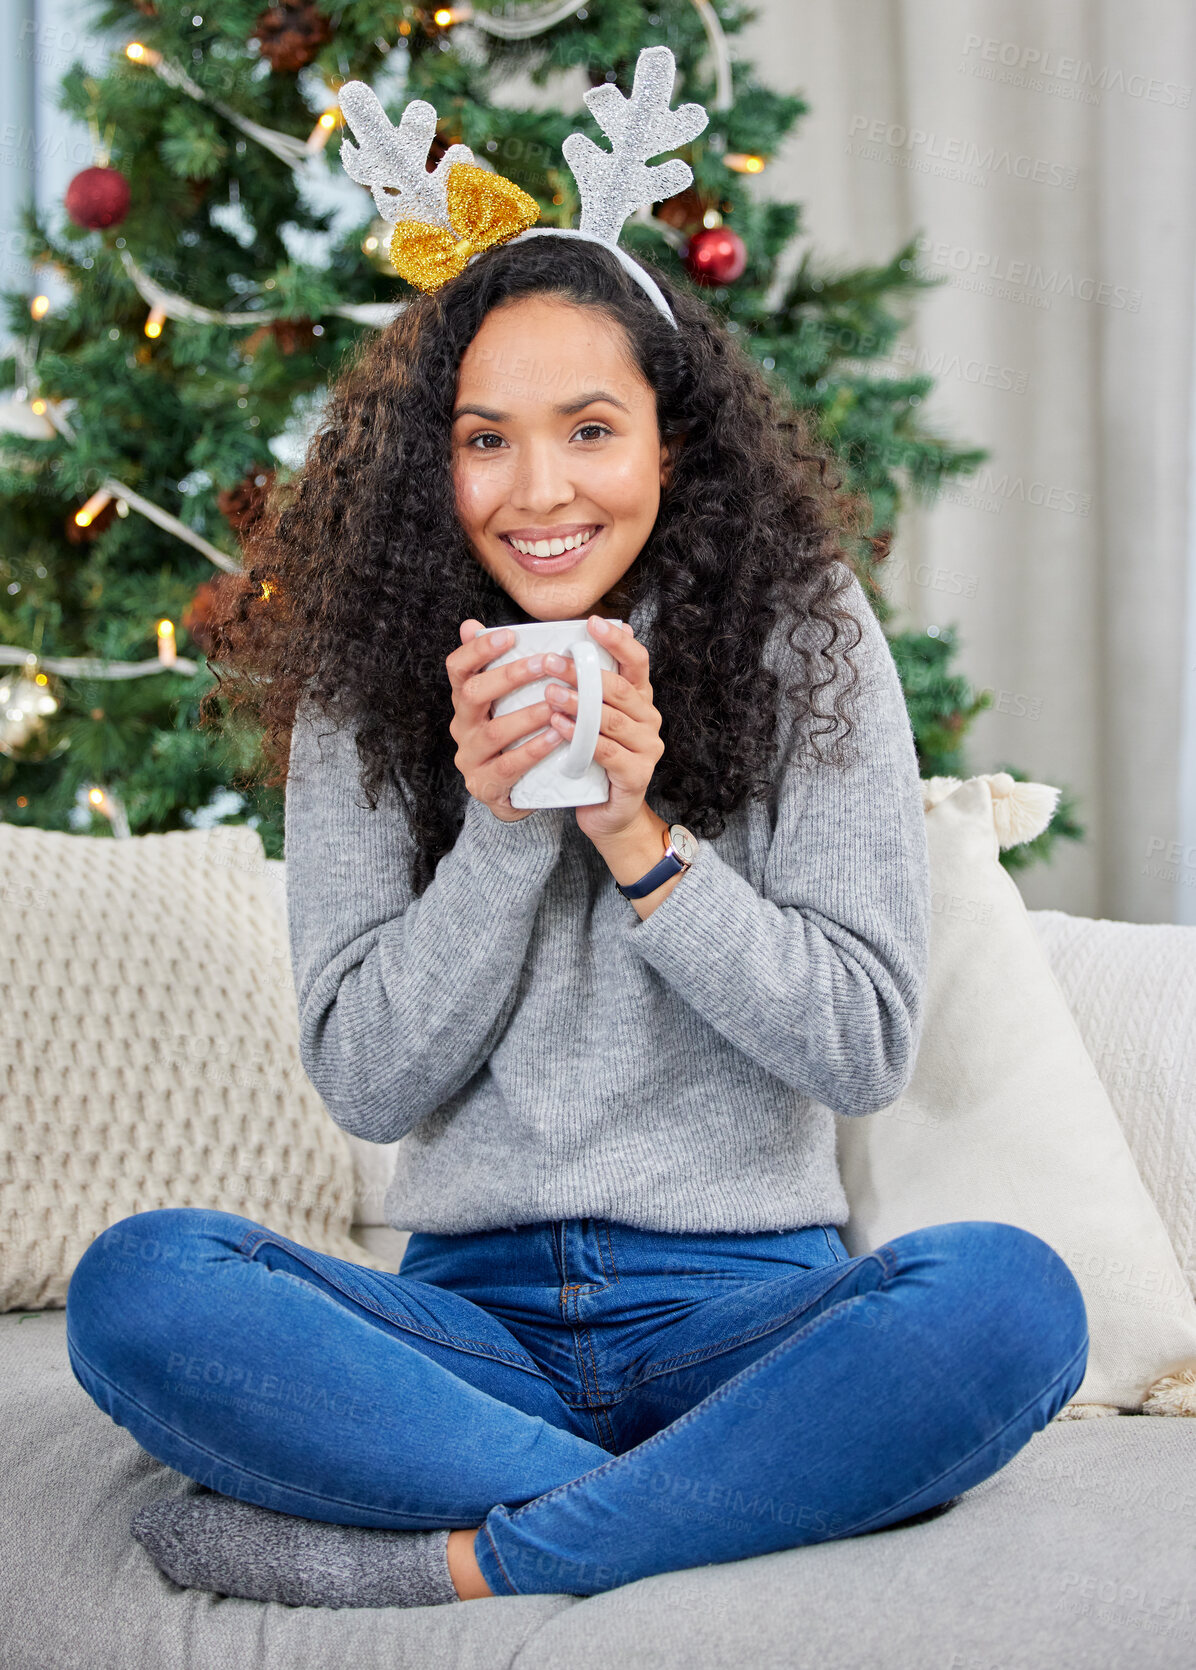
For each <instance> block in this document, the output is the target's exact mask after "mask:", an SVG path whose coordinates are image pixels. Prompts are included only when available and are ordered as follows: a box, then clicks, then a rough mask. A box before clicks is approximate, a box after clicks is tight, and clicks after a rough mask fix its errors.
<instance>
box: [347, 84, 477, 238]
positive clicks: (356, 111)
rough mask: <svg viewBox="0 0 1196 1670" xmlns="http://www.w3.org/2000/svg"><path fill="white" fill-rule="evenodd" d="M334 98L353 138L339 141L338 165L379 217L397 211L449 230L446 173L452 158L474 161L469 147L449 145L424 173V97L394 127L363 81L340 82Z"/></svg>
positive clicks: (430, 128)
mask: <svg viewBox="0 0 1196 1670" xmlns="http://www.w3.org/2000/svg"><path fill="white" fill-rule="evenodd" d="M337 101H338V103H339V104H340V107H341V110H342V111H343V113H344V117H345V120H346V121H347V122H348V124H349V126H350V127H351V128H352V129H353V132H354V134H355V135H356V137H357V140H358V144H357V145H354V144H353V143H352V142H351V141H350V140H348V139H342V140H341V165H342V167H343V168H344V170H345V173H346V174H347V175H348V176H349V178H350V179H351V180H356V181H357V183H358V185H361V186H368V187H369V188H370V190H371V191H372V192H373V194H374V202H375V203H376V204H377V205H378V213H379V214H380V215H381V216H382V218H383V220H386V221H389V222H390V224H391V225H392V226H393V225H394V224H395V222H396V221H397V220H398V219H399V216H400V214H401V215H402V218H403V219H404V220H419V221H425V222H427V223H429V224H430V225H434V226H443V227H444V228H445V229H446V230H447V231H451V230H452V223H451V221H450V220H449V214H448V201H447V191H448V173H449V169H450V168H451V167H452V166H453V164H454V163H455V162H473V160H474V157H473V152H472V151H471V150H470V148H469V146H468V145H450V146H449V148H448V150H447V151H446V152H445V153H444V156H443V157H442V158H441V159H440V161H439V162H438V163H437V165H436V167H435V168H434V169H433V171H432V172H431V173H430V174H429V173H428V169H427V162H428V152H429V150H430V149H431V146H432V137H433V135H434V134H435V132H436V111H435V110H434V108H433V107H432V106H431V105H430V104H429V103H428V101H427V100H426V99H412V100H411V102H410V104H408V105H407V107H406V108H405V110H404V111H403V114H402V116H401V117H400V119H399V125H398V127H397V128H396V127H395V125H394V123H393V122H392V121H391V120H390V118H389V116H387V114H386V112H385V110H383V108H382V105H381V103H380V102H379V99H378V95H377V94H376V93H375V92H374V90H373V88H372V87H369V86H367V85H366V83H365V82H364V81H346V82H344V83H343V84H342V86H341V88H340V91H339V92H338V94H337ZM388 186H390V187H392V188H393V189H392V190H390V191H388V190H387V189H386V188H387V187H388Z"/></svg>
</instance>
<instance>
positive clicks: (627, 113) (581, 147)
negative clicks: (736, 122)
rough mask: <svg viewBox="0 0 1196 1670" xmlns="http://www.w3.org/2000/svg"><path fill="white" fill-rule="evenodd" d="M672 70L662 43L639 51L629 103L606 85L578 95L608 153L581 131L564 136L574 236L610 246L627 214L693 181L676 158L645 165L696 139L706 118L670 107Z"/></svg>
mask: <svg viewBox="0 0 1196 1670" xmlns="http://www.w3.org/2000/svg"><path fill="white" fill-rule="evenodd" d="M676 69H677V64H676V60H675V59H674V57H673V54H672V52H671V51H670V50H669V48H668V47H667V46H646V47H644V49H643V51H642V52H641V53H640V55H639V57H638V58H637V59H636V64H635V80H634V82H633V84H632V88H631V96H630V97H629V98H624V97H623V95H622V93H620V91H619V89H618V88H617V87H616V86H615V85H614V84H613V83H612V82H605V83H603V85H602V86H600V87H592V88H591V89H590V91H589V92H588V93H586V94H585V95H584V97H585V102H586V104H587V105H588V106H589V109H590V112H591V114H592V115H593V117H594V118H595V120H596V121H597V123H598V125H599V127H600V128H601V129H602V131H603V133H604V134H605V135H606V136H607V138H608V139H609V140H610V142H611V149H610V150H609V151H604V150H602V149H601V147H600V146H598V145H595V143H594V141H593V140H592V139H589V138H587V136H586V135H585V134H584V133H571V134H570V135H569V137H568V138H567V139H566V140H565V142H564V144H563V145H562V146H561V150H562V152H563V153H564V156H565V161H566V162H567V163H568V164H569V167H570V169H571V170H572V173H573V178H574V179H575V180H576V181H577V185H578V190H579V191H580V193H581V220H580V222H579V223H578V230H579V231H580V232H587V233H589V234H590V236H591V237H595V238H600V239H601V240H602V241H603V242H604V243H609V244H614V243H617V241H618V237H619V232H620V230H621V229H622V226H623V222H624V221H625V220H626V219H627V216H628V215H629V214H630V213H631V212H632V210H633V209H638V208H641V207H643V206H645V205H646V204H649V203H663V202H664V200H665V198H666V197H674V196H676V194H677V193H678V192H679V191H684V190H685V188H686V186H688V185H689V183H690V181H691V180H692V179H693V177H694V176H693V169H692V168H690V166H689V164H688V163H687V162H683V161H682V160H681V158H680V157H672V158H670V160H669V161H668V162H660V163H657V164H656V165H655V166H654V167H652V168H649V167H647V166H646V164H647V161H648V158H649V157H655V156H659V154H660V153H661V151H672V150H675V149H676V148H677V146H678V145H685V144H687V143H688V142H689V141H690V140H691V139H694V138H696V137H697V135H698V134H699V133H701V131H702V129H703V128H704V127H705V126H706V123H707V122H708V121H709V117H708V116H707V114H706V112H705V111H704V110H703V108H702V106H701V105H700V104H683V105H680V106H679V107H678V108H677V109H676V110H670V109H669V100H670V99H671V98H672V96H673V78H674V76H675V74H676Z"/></svg>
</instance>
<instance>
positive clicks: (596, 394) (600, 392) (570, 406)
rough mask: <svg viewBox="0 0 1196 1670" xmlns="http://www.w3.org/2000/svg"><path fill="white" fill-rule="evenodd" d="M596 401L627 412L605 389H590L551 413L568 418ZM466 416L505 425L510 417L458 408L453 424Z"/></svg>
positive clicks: (481, 409)
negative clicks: (604, 401)
mask: <svg viewBox="0 0 1196 1670" xmlns="http://www.w3.org/2000/svg"><path fill="white" fill-rule="evenodd" d="M596 400H607V401H609V402H610V404H611V405H612V406H617V407H618V408H619V410H620V411H621V412H626V411H628V410H629V408H628V407H627V406H625V405H624V404H623V402H622V401H621V400H616V399H615V397H614V395H613V394H608V393H607V392H606V390H605V389H592V390H591V391H590V392H589V393H588V394H583V395H582V396H581V397H580V399H578V400H563V401H562V402H561V403H560V405H559V406H554V407H553V411H554V412H559V413H560V415H561V416H562V417H569V416H570V415H571V414H572V413H573V412H580V411H581V409H582V407H583V406H592V405H593V404H594V402H595V401H596ZM467 415H472V416H474V417H480V418H485V419H486V421H487V422H488V423H506V422H507V420H508V419H509V418H510V416H511V414H510V412H496V411H493V410H492V409H491V408H490V407H489V406H458V407H457V409H456V411H455V412H454V413H453V420H454V422H455V421H456V419H457V418H459V417H465V416H467Z"/></svg>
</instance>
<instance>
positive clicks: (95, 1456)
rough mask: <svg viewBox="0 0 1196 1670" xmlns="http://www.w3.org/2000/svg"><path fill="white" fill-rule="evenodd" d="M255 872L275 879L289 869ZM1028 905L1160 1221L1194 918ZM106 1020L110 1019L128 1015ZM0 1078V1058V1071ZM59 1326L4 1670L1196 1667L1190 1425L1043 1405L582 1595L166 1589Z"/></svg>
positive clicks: (364, 1163) (37, 1414)
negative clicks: (931, 1483)
mask: <svg viewBox="0 0 1196 1670" xmlns="http://www.w3.org/2000/svg"><path fill="white" fill-rule="evenodd" d="M269 868H270V870H271V872H272V875H273V880H274V882H275V883H276V884H277V885H278V886H279V887H281V884H282V878H283V874H284V871H283V866H282V864H281V862H278V863H272V864H270V866H269ZM1029 915H1030V919H1031V921H1032V923H1033V926H1034V929H1035V933H1036V934H1037V936H1038V938H1039V940H1040V942H1041V944H1042V946H1043V948H1044V950H1045V952H1046V954H1047V956H1048V958H1049V960H1050V962H1051V966H1052V969H1053V972H1054V973H1055V975H1056V977H1057V978H1058V979H1059V982H1060V985H1061V987H1062V989H1063V991H1064V992H1065V994H1066V996H1067V998H1068V1002H1069V1005H1070V1006H1071V1009H1072V1013H1073V1015H1074V1017H1075V1019H1076V1022H1077V1024H1078V1026H1079V1027H1080V1030H1081V1032H1082V1033H1083V1034H1084V1036H1085V1040H1086V1042H1087V1044H1088V1047H1089V1050H1090V1052H1091V1054H1092V1058H1093V1060H1094V1061H1095V1062H1096V1063H1097V1064H1098V1066H1099V1067H1100V1069H1101V1072H1102V1076H1103V1077H1104V1078H1105V1083H1106V1087H1107V1089H1108V1090H1109V1094H1110V1097H1111V1099H1112V1100H1113V1102H1114V1105H1115V1106H1116V1108H1117V1111H1118V1114H1119V1117H1120V1119H1121V1121H1122V1124H1123V1126H1124V1129H1125V1132H1126V1135H1127V1138H1128V1140H1129V1141H1130V1144H1131V1147H1132V1148H1133V1150H1134V1155H1135V1158H1136V1160H1137V1161H1138V1163H1139V1166H1140V1168H1141V1171H1142V1175H1143V1178H1144V1179H1145V1180H1146V1181H1147V1183H1148V1185H1149V1186H1151V1187H1152V1189H1154V1190H1155V1191H1157V1193H1158V1195H1159V1197H1160V1209H1161V1208H1162V1200H1161V1197H1162V1195H1163V1194H1164V1193H1166V1192H1167V1191H1170V1194H1169V1196H1168V1199H1167V1203H1166V1204H1167V1214H1168V1215H1169V1221H1170V1222H1171V1223H1173V1224H1174V1223H1175V1222H1176V1221H1177V1220H1176V1211H1177V1209H1178V1210H1179V1211H1181V1212H1182V1211H1184V1210H1185V1209H1186V1208H1185V1206H1184V1203H1183V1201H1180V1202H1179V1203H1178V1207H1177V1201H1176V1199H1175V1198H1174V1191H1175V1188H1176V1175H1177V1171H1176V1168H1177V1164H1178V1161H1177V1159H1176V1156H1178V1155H1180V1154H1181V1153H1182V1154H1183V1155H1187V1156H1190V1155H1191V1154H1192V1152H1193V1142H1194V1139H1196V1091H1194V1090H1193V1087H1192V1082H1191V1080H1185V1081H1183V1082H1180V1083H1179V1084H1178V1085H1177V1084H1176V1082H1175V1061H1176V1060H1177V1059H1178V1058H1183V1059H1187V1057H1186V1056H1185V1055H1184V1050H1186V1049H1188V1047H1189V1046H1190V1042H1191V1040H1190V1029H1191V1028H1192V1027H1193V1021H1194V1015H1196V1005H1194V1002H1193V999H1194V997H1196V928H1190V929H1187V928H1185V929H1180V928H1174V927H1167V928H1164V929H1160V928H1155V927H1151V926H1149V925H1136V924H1128V923H1113V922H1098V921H1092V920H1089V919H1084V918H1078V917H1072V916H1068V915H1066V914H1065V913H1062V912H1059V911H1032V912H1030V913H1029ZM1160 935H1162V936H1165V940H1166V946H1167V955H1168V956H1169V957H1171V958H1173V959H1175V964H1176V970H1177V973H1176V975H1175V977H1174V978H1170V977H1169V978H1168V979H1167V980H1166V981H1165V982H1164V985H1165V989H1166V990H1167V991H1168V992H1169V993H1170V994H1171V995H1170V997H1169V999H1168V1003H1169V1008H1167V1009H1165V1010H1164V1011H1163V1012H1158V1013H1152V1015H1151V1028H1152V1036H1153V1037H1154V1038H1155V1039H1156V1040H1157V1051H1158V1059H1159V1061H1160V1063H1162V1062H1163V1061H1165V1062H1166V1063H1167V1069H1168V1073H1169V1074H1170V1077H1169V1078H1168V1081H1167V1082H1168V1090H1169V1094H1168V1096H1167V1097H1166V1098H1165V1099H1164V1100H1163V1101H1160V1100H1159V1098H1158V1095H1157V1090H1158V1079H1157V1075H1154V1074H1152V1072H1151V1071H1150V1063H1149V1062H1143V1061H1142V1060H1141V1054H1140V1049H1137V1046H1135V1047H1136V1049H1137V1053H1136V1054H1135V1056H1134V1058H1133V1067H1132V1070H1127V1059H1129V1058H1128V1056H1127V1048H1128V1046H1125V1047H1123V1040H1121V1039H1120V1038H1119V1036H1118V1029H1119V1028H1120V1027H1121V1026H1123V1025H1124V1024H1127V1017H1126V1015H1125V1013H1124V1011H1125V1010H1126V1008H1127V1005H1126V1004H1125V1003H1124V1002H1123V1001H1121V1000H1120V999H1118V998H1117V997H1116V996H1114V997H1113V998H1111V997H1110V993H1114V994H1115V992H1116V987H1117V982H1116V979H1115V976H1116V972H1117V967H1118V964H1119V960H1122V959H1125V958H1126V957H1127V956H1128V955H1129V953H1130V951H1131V950H1136V952H1137V954H1139V955H1143V954H1145V955H1146V956H1147V957H1148V958H1150V957H1154V955H1155V947H1157V946H1160V945H1161V944H1162V943H1163V941H1162V939H1160V937H1159V936H1160ZM1152 936H1153V937H1152ZM194 977H195V978H196V979H197V980H198V979H200V978H202V977H203V974H202V970H200V969H199V968H198V967H197V968H196V971H195V976H194ZM10 995H11V994H10ZM1155 1007H1156V1008H1157V1005H1156V1006H1155ZM95 1021H96V1027H97V1030H98V1031H99V1032H103V1031H104V1030H105V1028H106V1027H107V1026H108V1025H109V1024H111V1025H113V1026H115V1025H116V1024H118V1017H116V1016H112V1017H106V1016H103V1015H100V1016H96V1017H95ZM1181 1043H1182V1044H1183V1046H1184V1048H1183V1049H1181V1048H1180V1047H1179V1046H1180V1044H1181ZM2 1073H3V1056H2V1055H0V1085H2V1083H3V1078H2ZM348 1140H349V1141H350V1143H351V1146H352V1150H353V1159H354V1165H355V1173H354V1175H355V1178H356V1188H357V1211H356V1219H357V1221H356V1222H355V1223H354V1225H353V1228H352V1231H351V1236H352V1240H353V1243H354V1244H355V1245H357V1246H360V1248H361V1251H362V1261H363V1262H367V1261H368V1262H373V1263H375V1264H378V1263H381V1264H384V1265H388V1266H389V1267H390V1268H392V1269H393V1268H395V1267H396V1266H397V1263H398V1260H399V1258H400V1257H401V1254H402V1249H403V1245H404V1241H405V1237H404V1236H402V1235H400V1234H398V1233H397V1232H396V1231H394V1230H392V1229H390V1228H388V1227H387V1226H386V1225H385V1224H384V1223H383V1222H382V1212H381V1204H382V1195H383V1192H384V1185H385V1179H386V1176H387V1173H388V1162H389V1154H388V1152H387V1150H385V1149H382V1148H376V1147H371V1146H370V1145H367V1144H361V1143H357V1142H356V1141H355V1140H354V1139H348ZM1191 1204H1192V1203H1191V1202H1190V1201H1189V1202H1188V1203H1187V1206H1188V1207H1190V1206H1191ZM1173 1234H1174V1231H1173ZM1186 1273H1188V1274H1189V1277H1190V1264H1189V1265H1187V1266H1186ZM64 1335H65V1313H64V1311H63V1310H62V1309H61V1308H59V1307H56V1306H48V1307H47V1308H45V1309H42V1310H32V1309H30V1310H17V1311H9V1312H7V1313H5V1314H0V1451H2V1459H0V1527H2V1532H3V1546H4V1559H3V1563H2V1568H0V1570H2V1575H0V1670H267V1667H268V1670H332V1667H333V1666H336V1667H340V1666H346V1667H352V1670H439V1667H442V1666H443V1667H445V1670H448V1667H450V1666H452V1667H469V1670H500V1667H502V1670H505V1667H507V1666H512V1667H515V1666H517V1667H519V1670H550V1667H552V1670H557V1667H562V1670H563V1667H564V1666H569V1667H570V1670H590V1667H593V1670H610V1667H611V1666H620V1665H630V1666H636V1667H643V1670H653V1667H660V1670H665V1667H668V1670H683V1667H684V1670H694V1667H703V1666H723V1665H728V1666H729V1665H736V1666H738V1665H744V1666H749V1667H751V1670H766V1667H770V1666H776V1667H782V1666H784V1667H790V1666H810V1667H811V1670H813V1667H817V1670H865V1667H866V1670H1104V1667H1109V1670H1114V1667H1120V1666H1134V1667H1140V1666H1149V1667H1156V1666H1157V1667H1159V1670H1170V1667H1174V1670H1192V1667H1193V1666H1194V1665H1196V1421H1191V1420H1184V1419H1160V1418H1154V1417H1152V1416H1148V1415H1110V1416H1108V1417H1104V1418H1089V1419H1077V1418H1068V1419H1062V1418H1057V1419H1056V1420H1054V1421H1053V1422H1051V1423H1050V1425H1048V1426H1047V1427H1046V1428H1045V1429H1044V1430H1043V1431H1042V1432H1040V1433H1038V1434H1037V1435H1036V1436H1035V1437H1034V1438H1033V1439H1032V1440H1031V1442H1030V1443H1029V1444H1028V1445H1027V1446H1026V1447H1025V1448H1024V1449H1023V1450H1021V1451H1020V1452H1019V1453H1018V1454H1017V1455H1016V1456H1015V1457H1014V1458H1013V1459H1012V1460H1011V1461H1010V1462H1009V1463H1008V1464H1007V1465H1006V1466H1005V1467H1004V1468H1002V1469H1001V1470H1000V1472H999V1473H997V1474H995V1475H993V1476H992V1477H991V1478H989V1479H987V1480H985V1481H984V1482H983V1483H981V1484H980V1485H978V1486H976V1487H975V1488H973V1489H972V1490H970V1491H968V1492H966V1493H965V1494H964V1495H963V1496H961V1497H959V1498H958V1499H957V1500H956V1501H955V1502H954V1504H953V1505H952V1506H951V1507H950V1508H949V1509H948V1510H947V1511H946V1512H944V1513H941V1514H938V1515H937V1516H934V1517H930V1518H927V1519H924V1520H921V1521H911V1522H907V1523H905V1524H901V1525H897V1526H893V1527H889V1528H885V1529H882V1530H880V1531H876V1532H871V1533H868V1534H866V1535H863V1536H858V1537H853V1538H846V1539H840V1540H837V1541H831V1542H825V1543H820V1544H816V1545H812V1546H808V1547H803V1548H798V1549H792V1550H788V1551H785V1552H781V1553H777V1554H771V1555H767V1556H762V1557H760V1558H755V1559H748V1560H743V1561H739V1562H735V1563H730V1564H726V1565H718V1566H705V1567H697V1568H693V1569H689V1570H683V1571H677V1572H672V1573H667V1574H664V1575H661V1576H657V1577H651V1578H647V1579H644V1580H642V1581H640V1582H637V1583H633V1584H630V1585H627V1586H625V1587H622V1588H619V1589H615V1590H612V1591H609V1592H608V1593H606V1594H602V1595H597V1596H593V1597H588V1598H586V1597H576V1596H571V1595H564V1594H561V1595H537V1596H514V1597H501V1598H500V1597H494V1598H491V1599H488V1600H482V1601H470V1602H464V1603H458V1604H453V1605H448V1606H439V1607H427V1608H419V1609H413V1610H400V1609H376V1610H375V1609H361V1610H357V1609H346V1610H329V1609H324V1608H299V1607H288V1606H284V1605H280V1604H273V1603H270V1604H265V1603H261V1602H257V1601H247V1600H241V1599H236V1598H228V1597H219V1596H216V1595H213V1594H210V1593H207V1592H203V1591H197V1590H190V1589H184V1588H180V1587H178V1586H177V1585H175V1584H174V1583H172V1582H171V1581H170V1580H169V1579H168V1578H166V1577H165V1576H164V1575H163V1574H162V1573H161V1572H160V1571H159V1570H158V1569H157V1567H156V1566H155V1565H154V1564H153V1562H152V1561H151V1559H150V1558H149V1556H148V1554H147V1553H146V1552H145V1550H144V1549H143V1548H142V1547H141V1546H140V1545H139V1544H138V1543H137V1542H136V1541H135V1540H134V1539H133V1538H132V1537H131V1535H130V1533H129V1528H128V1527H129V1519H130V1517H131V1515H132V1514H133V1513H134V1512H136V1510H137V1509H138V1508H139V1507H141V1506H143V1505H144V1504H146V1503H148V1502H150V1501H152V1500H154V1499H155V1498H157V1497H159V1496H163V1495H174V1494H177V1493H178V1492H179V1491H180V1490H182V1489H184V1488H185V1487H186V1484H187V1481H186V1480H185V1479H184V1478H183V1477H182V1475H180V1474H178V1473H176V1472H173V1471H172V1470H171V1469H170V1468H167V1467H165V1466H163V1465H162V1464H160V1463H159V1462H158V1461H156V1460H155V1459H154V1458H153V1457H152V1456H150V1455H149V1454H147V1453H146V1452H145V1451H144V1450H142V1449H141V1448H140V1446H139V1445H138V1444H137V1443H136V1442H135V1440H134V1439H133V1438H131V1437H130V1435H129V1434H128V1433H127V1432H126V1431H125V1430H124V1429H123V1428H120V1427H117V1426H116V1425H114V1424H113V1423H112V1422H111V1421H110V1420H109V1419H108V1417H107V1416H106V1415H104V1414H102V1413H101V1411H100V1410H99V1409H98V1408H97V1407H96V1406H95V1404H93V1403H92V1401H91V1400H90V1399H89V1398H88V1397H87V1395H86V1394H85V1393H84V1391H83V1390H82V1388H81V1387H80V1386H79V1384H78V1383H77V1382H76V1380H75V1379H74V1376H73V1375H72V1372H71V1369H70V1366H69V1363H68V1360H67V1353H66V1348H65V1337H64ZM1065 1413H1066V1412H1065ZM1070 1413H1071V1415H1072V1416H1073V1417H1074V1415H1075V1414H1076V1413H1078V1411H1070Z"/></svg>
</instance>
